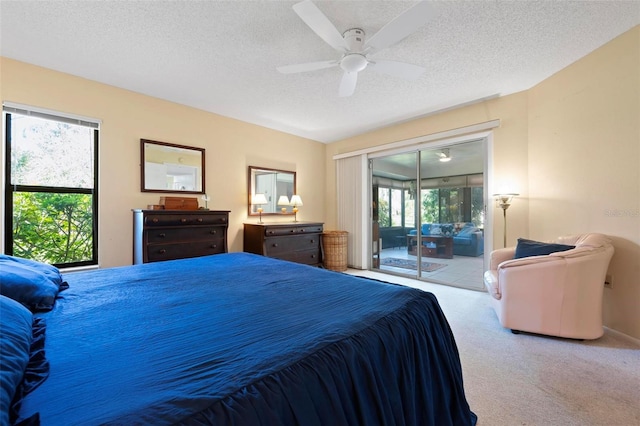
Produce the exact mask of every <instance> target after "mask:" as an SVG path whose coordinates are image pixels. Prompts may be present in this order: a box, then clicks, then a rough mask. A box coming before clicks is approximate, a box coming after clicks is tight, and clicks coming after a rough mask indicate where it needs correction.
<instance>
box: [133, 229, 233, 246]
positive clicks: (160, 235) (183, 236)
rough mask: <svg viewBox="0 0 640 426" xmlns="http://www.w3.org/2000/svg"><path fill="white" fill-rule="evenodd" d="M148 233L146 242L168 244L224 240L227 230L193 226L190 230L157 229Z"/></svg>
mask: <svg viewBox="0 0 640 426" xmlns="http://www.w3.org/2000/svg"><path fill="white" fill-rule="evenodd" d="M145 232H146V242H147V243H148V244H152V243H167V242H186V241H212V240H214V239H218V240H220V241H222V240H224V235H225V232H226V228H223V227H216V226H192V227H189V228H166V229H162V228H156V229H153V228H152V229H149V230H148V231H145Z"/></svg>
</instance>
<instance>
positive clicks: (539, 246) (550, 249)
mask: <svg viewBox="0 0 640 426" xmlns="http://www.w3.org/2000/svg"><path fill="white" fill-rule="evenodd" d="M574 248H576V246H569V245H566V244H556V243H543V242H540V241H533V240H526V239H524V238H518V244H517V245H516V254H515V256H514V257H513V258H514V259H521V258H523V257H529V256H544V255H547V254H551V253H556V252H559V251H567V250H571V249H574Z"/></svg>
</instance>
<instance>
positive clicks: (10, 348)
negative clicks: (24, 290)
mask: <svg viewBox="0 0 640 426" xmlns="http://www.w3.org/2000/svg"><path fill="white" fill-rule="evenodd" d="M3 285H4V281H3ZM0 313H2V321H0V424H2V425H8V424H10V421H9V412H10V408H11V405H12V401H13V398H14V396H15V395H16V391H17V389H18V386H19V385H20V383H21V382H22V377H23V376H24V373H25V371H26V369H27V364H28V363H29V350H30V348H31V340H32V331H31V328H32V325H33V316H32V314H31V312H29V311H28V310H27V308H25V307H24V306H22V305H21V304H20V303H18V302H16V301H15V300H12V299H10V298H8V297H4V296H0Z"/></svg>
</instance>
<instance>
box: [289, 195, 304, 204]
mask: <svg viewBox="0 0 640 426" xmlns="http://www.w3.org/2000/svg"><path fill="white" fill-rule="evenodd" d="M290 205H292V206H294V207H299V206H302V205H303V204H302V198H300V196H299V195H292V196H291V203H290Z"/></svg>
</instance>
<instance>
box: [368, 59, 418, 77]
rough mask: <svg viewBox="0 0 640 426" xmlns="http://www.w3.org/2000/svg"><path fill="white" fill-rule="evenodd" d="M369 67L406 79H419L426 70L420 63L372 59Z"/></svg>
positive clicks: (378, 71)
mask: <svg viewBox="0 0 640 426" xmlns="http://www.w3.org/2000/svg"><path fill="white" fill-rule="evenodd" d="M367 68H370V69H371V70H373V71H375V72H377V73H381V74H387V75H391V76H394V77H400V78H404V79H406V80H417V79H418V78H419V77H420V76H421V75H422V74H423V73H424V72H425V71H426V70H425V69H424V68H422V67H421V66H418V65H413V64H407V63H405V62H396V61H384V60H376V61H371V62H369V65H368V66H367Z"/></svg>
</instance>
